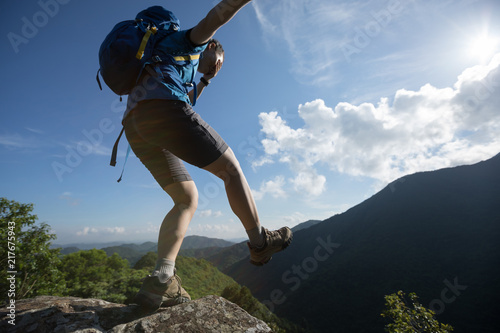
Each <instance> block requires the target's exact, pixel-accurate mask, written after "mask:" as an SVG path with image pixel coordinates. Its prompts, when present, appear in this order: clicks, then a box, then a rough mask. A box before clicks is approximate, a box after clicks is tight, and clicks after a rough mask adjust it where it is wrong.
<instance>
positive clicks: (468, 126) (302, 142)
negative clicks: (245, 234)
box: [254, 54, 500, 195]
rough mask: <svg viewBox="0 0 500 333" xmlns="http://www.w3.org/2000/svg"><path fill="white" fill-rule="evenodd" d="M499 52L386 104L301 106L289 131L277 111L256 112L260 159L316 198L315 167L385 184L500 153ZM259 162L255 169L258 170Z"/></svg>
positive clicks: (319, 184)
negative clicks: (449, 79) (285, 171)
mask: <svg viewBox="0 0 500 333" xmlns="http://www.w3.org/2000/svg"><path fill="white" fill-rule="evenodd" d="M498 105H500V54H498V55H497V56H495V57H494V58H493V60H492V61H491V63H490V64H489V65H486V66H475V67H473V68H469V69H467V70H465V71H464V72H463V73H462V74H461V75H460V76H459V77H458V79H457V82H456V83H455V84H454V86H453V87H447V88H436V87H433V86H432V85H430V84H426V85H424V86H422V87H421V88H420V89H419V90H418V91H410V90H404V89H401V90H398V91H397V92H396V93H395V96H394V98H393V102H392V104H391V103H390V102H389V99H387V98H381V99H380V101H379V103H378V104H377V105H374V104H372V103H363V104H360V105H353V104H350V103H344V102H342V103H338V104H337V105H336V106H335V107H334V108H332V107H329V106H327V105H325V102H324V101H323V100H321V99H317V100H315V101H312V102H309V103H305V104H303V105H299V108H298V114H299V116H300V118H301V119H302V120H303V121H304V125H303V126H302V127H301V128H295V129H294V128H291V127H290V125H288V124H287V122H286V120H285V119H282V118H281V117H280V116H279V115H278V113H277V112H269V113H261V114H260V115H259V118H260V124H261V126H262V129H261V131H262V132H263V133H264V134H265V138H264V139H263V140H262V145H263V147H264V150H265V156H262V157H260V158H258V160H257V161H263V160H266V161H268V160H273V161H279V162H281V163H285V164H287V165H288V166H289V168H290V170H291V171H292V172H293V173H294V175H295V176H294V178H293V179H292V180H291V183H293V184H294V186H295V189H296V190H297V191H306V192H308V193H309V194H313V195H318V194H320V193H321V192H322V191H323V190H324V186H325V182H326V177H325V176H323V175H321V174H318V171H317V168H318V167H319V165H320V164H324V165H326V166H328V167H329V168H330V169H331V170H333V171H337V172H340V173H343V174H348V175H353V176H367V177H371V178H374V179H377V180H381V181H384V182H389V181H391V180H394V179H395V178H397V177H400V176H402V175H404V174H408V173H414V172H418V171H424V170H435V169H438V168H442V167H449V166H455V165H460V164H467V163H473V162H477V161H480V160H482V159H486V158H489V157H491V156H493V155H495V154H497V153H499V152H500V137H499V136H498V133H500V112H499V111H498ZM257 166H258V163H256V164H255V165H254V167H257Z"/></svg>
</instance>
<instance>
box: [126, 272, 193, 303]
mask: <svg viewBox="0 0 500 333" xmlns="http://www.w3.org/2000/svg"><path fill="white" fill-rule="evenodd" d="M190 300H191V297H190V296H189V294H188V293H187V292H186V290H184V288H182V286H181V278H180V277H179V276H177V275H176V274H174V276H172V277H171V278H170V279H168V280H167V282H165V283H161V282H160V280H159V279H158V276H152V275H149V276H148V277H146V278H145V279H144V280H143V283H142V287H141V290H139V292H138V293H137V295H136V296H135V298H134V302H135V303H137V304H139V305H140V306H142V307H144V308H147V309H148V310H152V311H156V310H158V309H159V308H160V307H161V306H164V307H168V306H173V305H177V304H181V303H185V302H189V301H190Z"/></svg>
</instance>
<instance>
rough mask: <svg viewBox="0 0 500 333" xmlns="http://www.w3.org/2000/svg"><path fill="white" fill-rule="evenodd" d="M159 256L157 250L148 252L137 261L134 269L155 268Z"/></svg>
mask: <svg viewBox="0 0 500 333" xmlns="http://www.w3.org/2000/svg"><path fill="white" fill-rule="evenodd" d="M157 257H158V255H157V254H156V253H155V252H152V251H151V252H148V253H146V254H145V255H143V256H142V258H141V259H139V260H138V261H137V262H136V263H135V265H134V269H153V268H154V267H155V266H156V258H157Z"/></svg>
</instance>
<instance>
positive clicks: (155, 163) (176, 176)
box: [124, 121, 192, 189]
mask: <svg viewBox="0 0 500 333" xmlns="http://www.w3.org/2000/svg"><path fill="white" fill-rule="evenodd" d="M124 125H125V135H126V136H127V140H128V142H129V144H130V147H131V148H132V150H133V151H134V154H135V155H136V156H137V157H138V158H139V159H140V160H141V162H142V163H143V164H144V165H145V166H146V168H147V169H148V170H149V172H151V174H152V175H153V177H154V178H155V179H156V181H157V182H158V184H160V186H161V187H162V188H163V189H165V187H167V186H168V185H170V184H173V183H176V182H183V181H191V180H192V178H191V176H190V175H189V172H188V171H187V170H186V167H185V166H184V163H183V162H182V160H180V159H179V158H178V157H177V156H175V155H174V154H172V153H171V152H169V151H168V150H166V149H164V148H161V147H159V146H155V145H152V144H150V143H148V142H146V141H144V139H142V137H141V136H140V135H139V134H138V133H137V131H135V129H134V126H131V123H130V122H127V121H125V124H124Z"/></svg>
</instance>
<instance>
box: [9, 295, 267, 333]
mask: <svg viewBox="0 0 500 333" xmlns="http://www.w3.org/2000/svg"><path fill="white" fill-rule="evenodd" d="M9 314H10V310H9V309H7V308H6V307H4V308H1V309H0V317H1V318H2V322H1V323H0V331H1V332H20V333H21V332H22V333H32V332H33V333H35V332H36V333H62V332H78V333H98V332H108V333H128V332H148V333H149V332H151V333H152V332H175V333H182V332H193V333H195V332H217V333H220V332H228V333H229V332H230V333H235V332H242V333H243V332H245V333H260V332H271V329H270V328H269V326H267V325H266V323H264V322H263V321H261V320H259V319H257V318H255V317H252V316H251V315H249V314H248V313H247V312H246V311H244V310H243V309H241V308H240V307H239V306H237V305H236V304H234V303H231V302H229V301H228V300H226V299H225V298H222V297H218V296H207V297H204V298H200V299H198V300H195V301H191V302H188V303H184V304H180V305H177V306H173V307H170V308H162V309H160V310H158V311H157V312H155V313H151V312H149V313H146V312H143V311H141V309H140V308H139V307H138V306H136V305H129V306H127V305H123V304H115V303H110V302H106V301H103V300H100V299H82V298H76V297H55V296H39V297H36V298H31V299H25V300H19V301H17V302H16V303H15V326H14V325H11V324H9V321H11V320H12V318H13V316H12V315H11V316H10V317H9Z"/></svg>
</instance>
